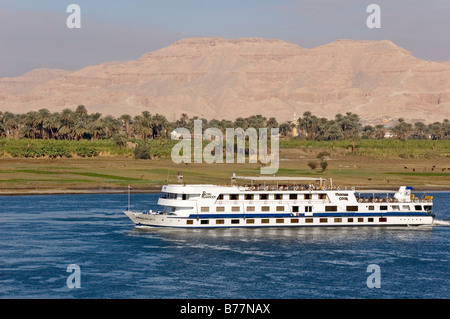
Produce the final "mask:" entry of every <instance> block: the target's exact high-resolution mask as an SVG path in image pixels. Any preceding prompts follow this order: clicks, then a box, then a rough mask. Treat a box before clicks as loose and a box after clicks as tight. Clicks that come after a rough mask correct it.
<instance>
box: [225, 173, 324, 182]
mask: <svg viewBox="0 0 450 319" xmlns="http://www.w3.org/2000/svg"><path fill="white" fill-rule="evenodd" d="M239 179H241V180H249V181H251V183H252V184H253V182H255V181H260V182H267V181H268V182H300V181H302V182H305V181H314V182H316V181H320V185H322V181H324V180H325V179H324V178H322V177H291V176H286V177H278V176H236V175H235V174H234V173H233V176H231V181H232V182H233V181H235V180H239Z"/></svg>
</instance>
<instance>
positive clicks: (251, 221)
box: [245, 218, 255, 224]
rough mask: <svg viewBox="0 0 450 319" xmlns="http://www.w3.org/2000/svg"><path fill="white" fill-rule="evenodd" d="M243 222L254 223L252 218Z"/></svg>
mask: <svg viewBox="0 0 450 319" xmlns="http://www.w3.org/2000/svg"><path fill="white" fill-rule="evenodd" d="M245 222H246V223H247V224H254V223H255V220H254V219H253V218H250V219H246V220H245Z"/></svg>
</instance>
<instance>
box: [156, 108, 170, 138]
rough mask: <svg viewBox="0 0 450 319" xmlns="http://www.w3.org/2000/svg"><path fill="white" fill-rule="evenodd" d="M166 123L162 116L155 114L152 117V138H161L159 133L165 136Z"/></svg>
mask: <svg viewBox="0 0 450 319" xmlns="http://www.w3.org/2000/svg"><path fill="white" fill-rule="evenodd" d="M168 123H169V122H168V121H167V119H166V117H165V116H164V115H160V114H156V115H154V116H153V117H152V126H153V138H155V136H157V137H161V135H162V134H161V133H164V134H165V135H167V129H168Z"/></svg>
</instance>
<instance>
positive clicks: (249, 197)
mask: <svg viewBox="0 0 450 319" xmlns="http://www.w3.org/2000/svg"><path fill="white" fill-rule="evenodd" d="M245 199H246V200H253V194H245Z"/></svg>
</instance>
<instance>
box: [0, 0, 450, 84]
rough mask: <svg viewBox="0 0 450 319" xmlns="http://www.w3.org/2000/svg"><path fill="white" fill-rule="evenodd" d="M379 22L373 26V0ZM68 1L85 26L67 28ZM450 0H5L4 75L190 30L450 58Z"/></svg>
mask: <svg viewBox="0 0 450 319" xmlns="http://www.w3.org/2000/svg"><path fill="white" fill-rule="evenodd" d="M372 3H373V4H377V5H378V6H379V8H380V21H381V25H380V28H369V27H368V26H367V22H366V20H367V18H368V17H369V16H370V15H371V14H372V12H367V7H368V6H369V5H370V4H372ZM70 4H77V5H78V6H79V7H80V9H81V12H80V28H68V27H67V23H66V20H67V18H68V17H69V16H70V15H71V14H72V12H67V11H66V10H67V7H68V6H69V5H70ZM449 17H450V1H449V0H427V1H425V0H369V1H361V0H306V1H301V0H276V1H275V0H226V1H224V0H221V1H216V0H164V1H162V0H159V1H157V0H120V1H113V0H110V1H106V0H69V1H66V0H21V1H19V0H0V78H2V77H14V76H18V75H21V74H23V73H26V72H28V71H30V70H33V69H36V68H59V69H67V70H74V69H80V68H83V67H86V66H89V65H95V64H99V63H103V62H107V61H116V60H131V59H137V58H139V57H140V56H141V55H142V54H144V53H146V52H150V51H154V50H157V49H160V48H163V47H165V46H168V45H170V44H171V43H173V42H175V41H177V40H180V39H182V38H188V37H223V38H227V39H234V38H243V37H261V38H270V39H280V40H284V41H290V42H294V43H296V44H298V45H299V46H301V47H304V48H313V47H316V46H319V45H323V44H326V43H330V42H332V41H335V40H337V39H354V40H384V39H387V40H391V41H392V42H394V43H396V44H397V45H399V46H401V47H403V48H405V49H406V50H408V51H410V52H411V53H412V54H413V55H414V56H416V57H418V58H421V59H425V60H437V61H450V18H449Z"/></svg>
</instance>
